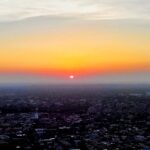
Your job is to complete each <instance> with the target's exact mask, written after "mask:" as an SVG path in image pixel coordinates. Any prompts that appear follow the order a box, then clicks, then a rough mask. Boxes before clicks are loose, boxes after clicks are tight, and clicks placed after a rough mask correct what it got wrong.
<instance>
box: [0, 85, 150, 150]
mask: <svg viewBox="0 0 150 150" xmlns="http://www.w3.org/2000/svg"><path fill="white" fill-rule="evenodd" d="M149 108H150V87H149V86H145V87H144V88H143V87H142V88H140V86H139V87H136V86H133V87H128V86H123V87H120V86H119V87H118V86H115V85H114V86H113V85H111V86H106V85H105V86H104V85H103V86H102V85H88V86H79V85H76V86H75V85H74V86H71V85H68V86H65V88H64V86H59V87H58V86H55V87H38V88H37V87H36V88H35V87H34V88H33V87H30V88H29V87H28V88H1V90H0V149H1V150H3V149H4V150H5V149H11V150H13V149H14V150H15V149H21V150H130V149H135V150H148V149H149V148H150V109H149Z"/></svg>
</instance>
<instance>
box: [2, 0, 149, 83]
mask: <svg viewBox="0 0 150 150" xmlns="http://www.w3.org/2000/svg"><path fill="white" fill-rule="evenodd" d="M149 40H150V1H149V0H103V1H102V0H55V1H50V0H19V1H18V0H1V1H0V83H3V84H4V83H15V82H16V83H17V82H23V83H25V82H32V83H34V82H35V83H37V82H39V81H40V82H50V83H51V82H53V83H55V82H56V83H59V82H62V81H63V82H70V81H68V80H69V78H68V76H69V75H70V74H73V75H74V76H75V79H74V80H73V81H71V82H91V83H97V82H99V83H150V77H149V74H150V73H149V72H150V59H149V57H150V44H149Z"/></svg>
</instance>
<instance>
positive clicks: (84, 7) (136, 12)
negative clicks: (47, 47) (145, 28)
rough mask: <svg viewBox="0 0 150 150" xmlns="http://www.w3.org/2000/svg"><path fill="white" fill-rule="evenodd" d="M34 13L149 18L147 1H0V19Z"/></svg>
mask: <svg viewBox="0 0 150 150" xmlns="http://www.w3.org/2000/svg"><path fill="white" fill-rule="evenodd" d="M38 16H58V17H75V18H80V19H94V20H95V19H96V20H101V19H146V20H149V19H150V0H55V1H52V0H1V1H0V21H1V22H4V21H15V20H21V19H26V18H31V17H38Z"/></svg>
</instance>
